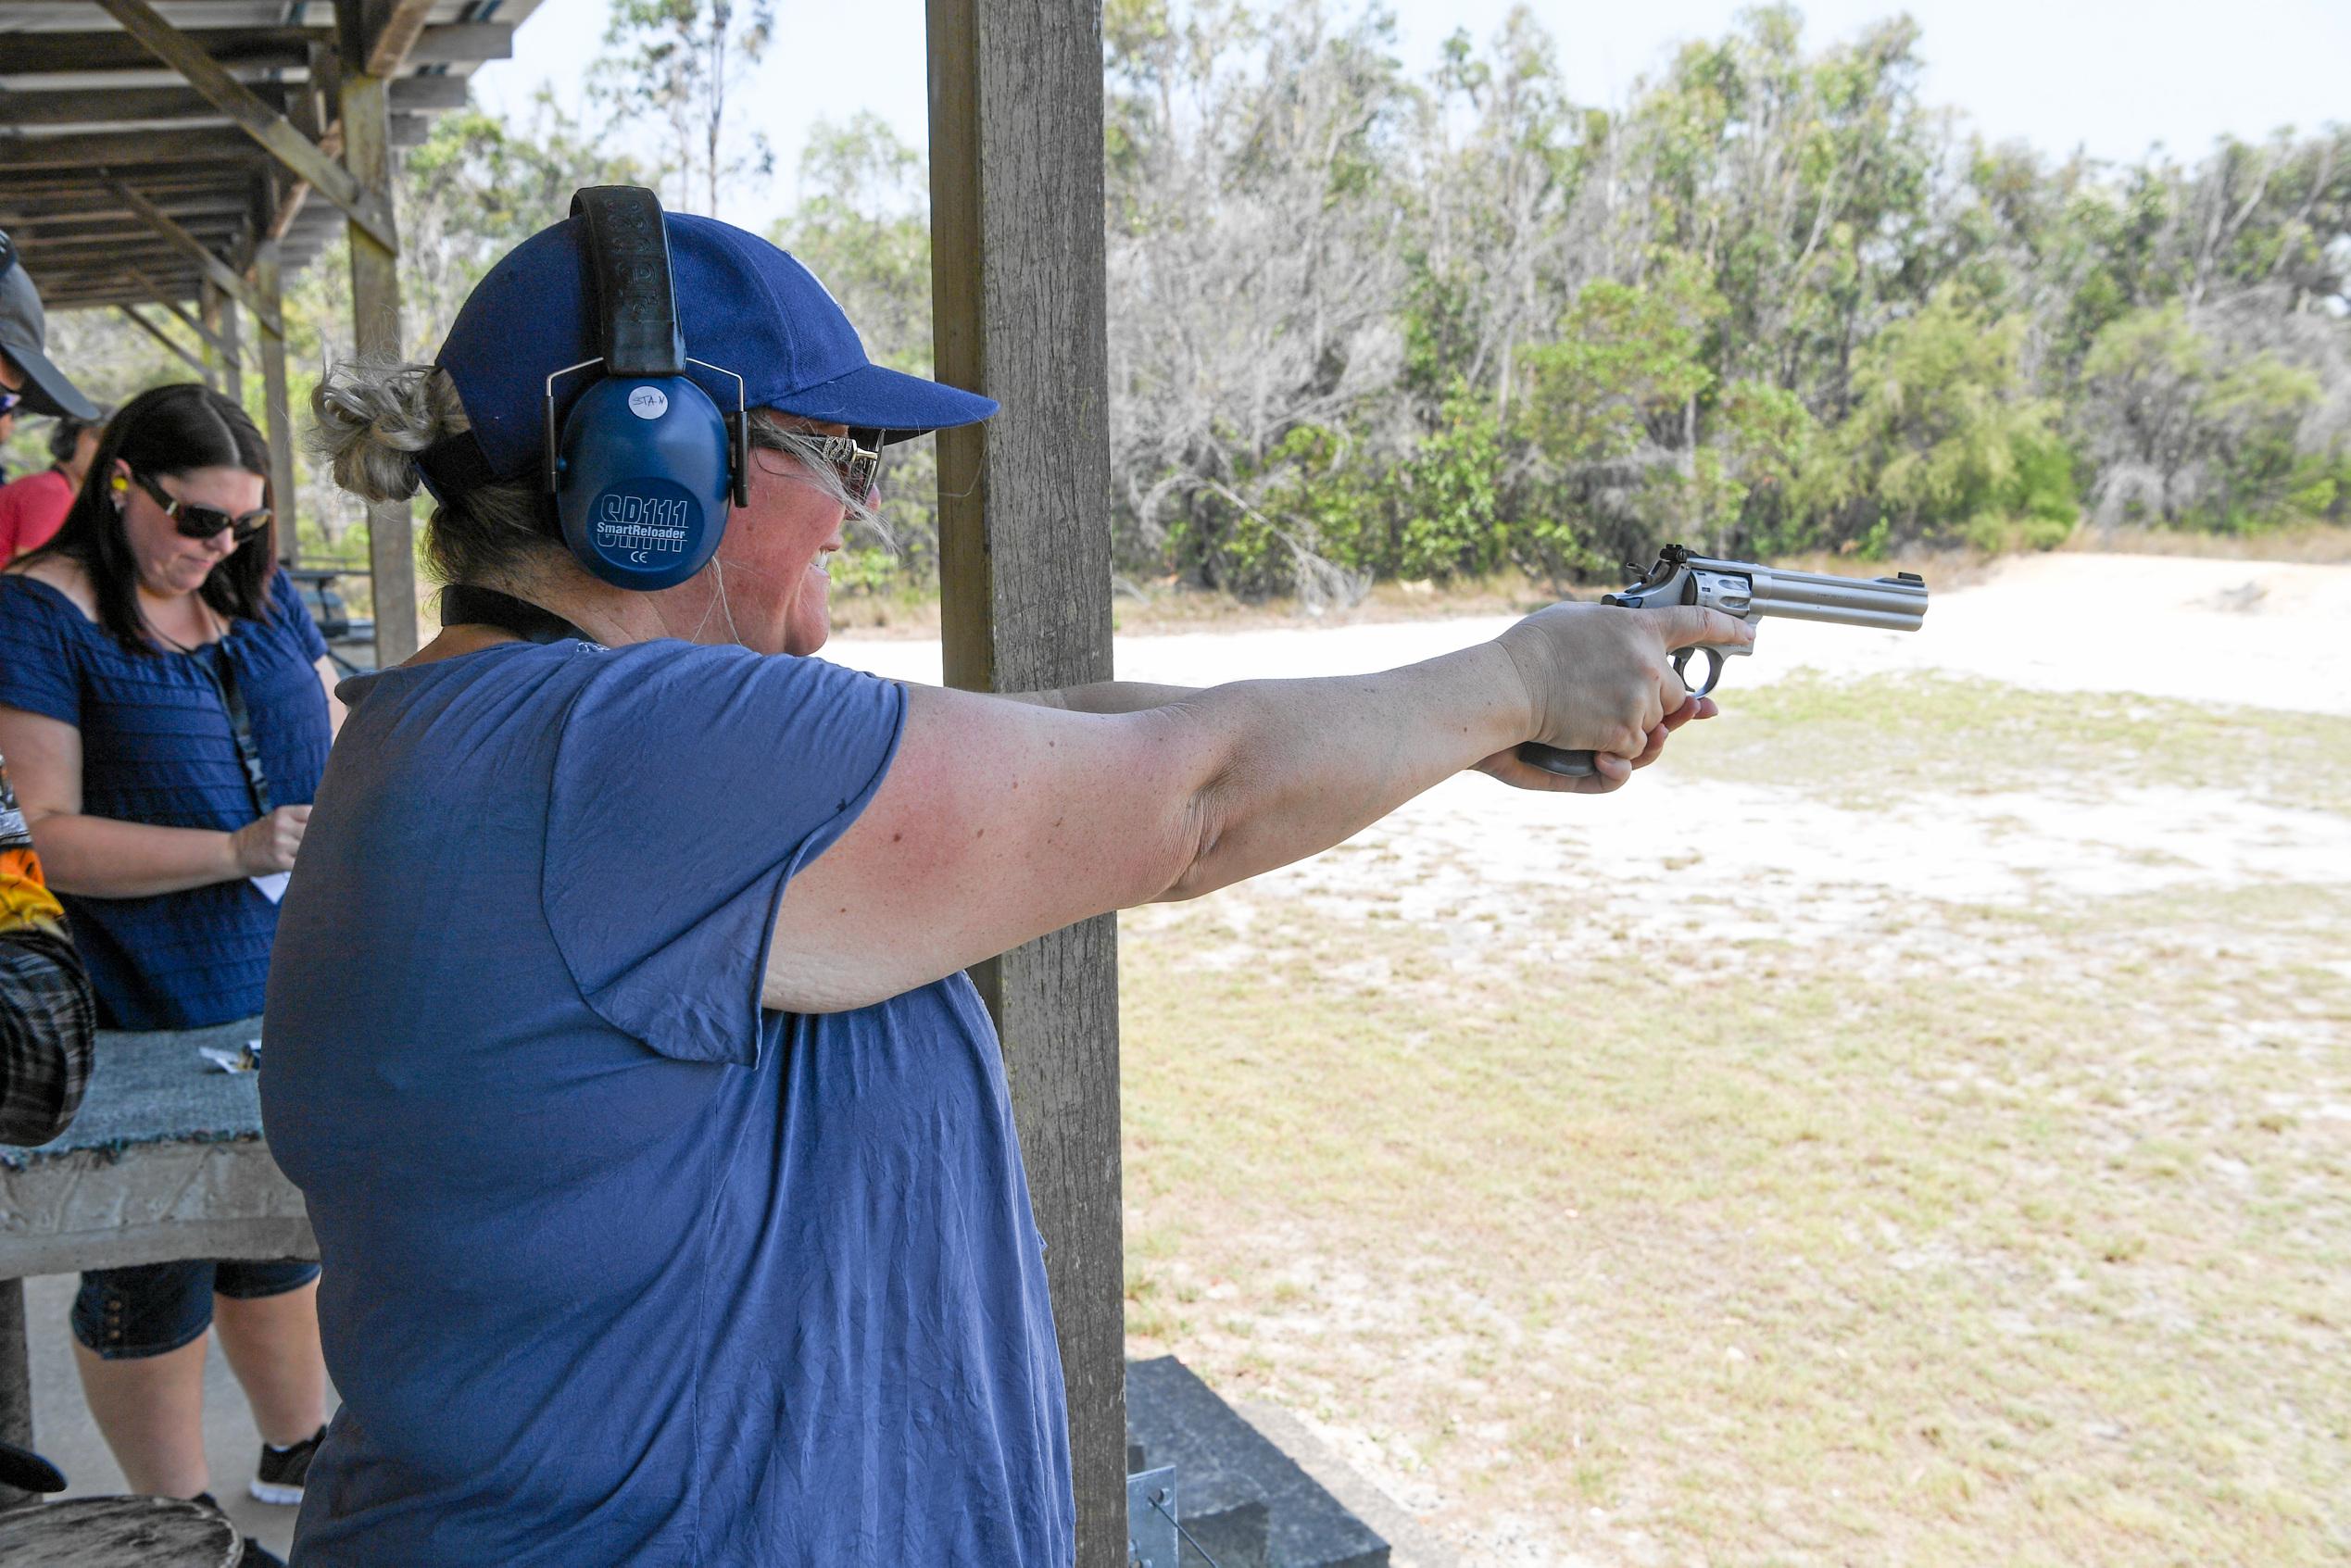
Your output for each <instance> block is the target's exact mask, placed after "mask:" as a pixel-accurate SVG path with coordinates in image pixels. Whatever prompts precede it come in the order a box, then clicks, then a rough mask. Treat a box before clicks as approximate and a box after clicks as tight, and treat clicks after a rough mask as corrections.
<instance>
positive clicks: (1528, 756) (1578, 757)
mask: <svg viewBox="0 0 2351 1568" xmlns="http://www.w3.org/2000/svg"><path fill="white" fill-rule="evenodd" d="M1518 760H1520V761H1521V762H1524V763H1526V764H1527V765H1528V767H1530V768H1540V769H1541V770H1542V771H1544V772H1546V773H1556V774H1558V775H1559V776H1560V777H1561V778H1563V779H1588V778H1590V777H1591V776H1592V774H1594V773H1596V772H1598V771H1600V770H1599V769H1598V768H1595V767H1594V766H1593V765H1592V760H1591V753H1590V752H1589V751H1562V750H1561V749H1560V748H1559V747H1557V746H1544V745H1542V744H1540V742H1537V741H1531V740H1530V741H1528V742H1526V743H1525V744H1523V745H1522V746H1519V748H1518Z"/></svg>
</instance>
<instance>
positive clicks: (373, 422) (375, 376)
mask: <svg viewBox="0 0 2351 1568" xmlns="http://www.w3.org/2000/svg"><path fill="white" fill-rule="evenodd" d="M310 410H311V412H312V413H314V414H315V415H317V416H318V421H319V422H318V427H317V429H316V430H315V431H314V432H313V433H312V434H311V437H310V448H311V450H312V451H313V452H315V453H316V454H317V455H318V456H320V457H321V458H325V459H327V461H328V462H329V463H330V464H331V465H333V471H334V483H336V484H338V485H340V486H341V487H342V488H343V489H345V490H347V491H349V492H350V493H351V494H352V495H357V496H358V497H359V498H360V499H361V500H363V501H405V500H407V499H409V497H410V496H412V495H415V494H416V493H417V487H418V485H419V484H420V483H421V477H420V475H419V473H418V470H417V465H416V455H417V454H418V453H419V452H421V451H423V450H424V449H425V448H426V447H428V446H430V445H433V444H434V442H436V441H439V440H440V439H441V438H442V437H444V436H448V435H454V434H456V433H458V432H459V431H462V430H470V429H471V428H472V421H471V420H468V419H467V418H466V416H465V406H464V405H463V404H462V403H460V402H459V400H458V395H457V387H456V386H455V385H454V384H453V383H451V382H450V380H449V378H448V375H447V373H446V371H444V370H441V369H440V368H439V367H437V366H434V365H417V364H411V363H408V362H406V361H402V360H371V359H355V360H345V361H343V362H342V363H340V364H337V365H335V366H333V367H332V368H331V369H329V370H328V371H327V373H326V374H325V375H324V376H323V377H321V378H320V381H319V385H318V390H317V391H315V392H313V393H312V394H311V395H310Z"/></svg>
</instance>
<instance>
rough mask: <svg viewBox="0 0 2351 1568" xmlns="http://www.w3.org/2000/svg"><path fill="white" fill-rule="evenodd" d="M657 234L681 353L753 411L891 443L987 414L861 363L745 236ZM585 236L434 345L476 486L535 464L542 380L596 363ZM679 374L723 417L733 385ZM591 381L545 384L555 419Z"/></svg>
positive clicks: (854, 346) (563, 244) (668, 220)
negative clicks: (458, 409) (666, 252)
mask: <svg viewBox="0 0 2351 1568" xmlns="http://www.w3.org/2000/svg"><path fill="white" fill-rule="evenodd" d="M662 225H663V228H664V231H665V232H666V233H667V234H668V237H669V245H670V272H671V279H672V286H673V292H674V293H675V295H676V297H677V314H678V326H679V328H680V330H681V332H682V333H683V335H684V336H685V352H686V353H687V354H688V355H689V356H691V357H692V358H696V359H703V360H708V361H709V362H710V364H713V365H718V366H723V367H724V368H725V369H726V370H732V371H734V372H735V374H736V375H739V376H741V377H742V378H743V382H744V396H745V399H746V401H747V402H748V405H749V406H750V407H751V408H775V409H780V410H781V411H783V412H785V413H788V414H798V415H799V416H801V417H802V418H804V419H811V420H830V421H834V422H837V423H840V424H845V425H849V426H851V427H853V428H860V429H867V430H880V431H886V432H889V433H892V434H894V435H900V436H903V435H912V434H917V433H921V432H924V431H929V430H941V429H945V428H947V427H949V426H951V425H967V424H973V423H976V422H977V421H978V420H984V419H986V418H987V417H988V416H989V415H990V414H992V413H994V412H996V403H995V400H994V399H993V398H987V397H982V396H980V395H978V394H976V393H970V392H964V391H962V390H960V389H958V388H955V387H951V386H942V385H940V384H939V383H937V382H931V381H924V379H923V378H922V377H920V376H910V375H907V374H905V373H904V372H902V371H899V370H886V369H885V368H883V367H882V366H879V365H876V364H874V363H873V362H871V361H870V360H868V359H867V358H865V345H863V344H862V343H861V342H860V341H859V340H858V335H857V329H856V328H855V327H852V326H851V325H849V317H848V316H847V315H846V314H844V313H843V311H842V309H841V307H840V306H839V305H838V304H837V303H836V302H835V300H834V298H833V296H832V295H830V294H829V293H827V292H826V291H825V288H824V285H823V283H820V282H817V281H816V275H815V274H814V273H812V272H811V271H810V270H808V269H807V268H806V267H803V266H802V265H800V263H799V262H798V260H797V259H795V258H794V257H792V256H790V255H789V254H788V253H786V251H784V250H782V249H780V248H778V247H777V246H775V245H772V244H770V243H769V242H768V241H766V240H763V239H761V238H760V237H759V236H758V235H757V234H753V233H749V232H746V231H744V230H741V229H737V228H735V226H734V225H733V224H731V223H722V222H720V221H718V220H716V219H710V218H698V217H695V216H693V215H691V214H687V213H682V212H671V213H664V214H663V215H662ZM586 239H587V220H585V218H571V219H566V220H564V221H562V222H560V223H558V224H555V225H553V226H552V227H550V228H547V229H542V230H540V231H539V232H537V233H535V234H534V235H532V236H531V237H530V238H529V239H527V240H524V241H523V242H522V244H521V245H517V246H516V247H515V248H514V249H513V250H512V251H511V252H510V253H509V254H508V255H507V256H506V257H504V259H502V260H500V261H499V262H498V263H497V265H496V266H495V267H493V268H491V270H490V271H489V275H488V276H486V277H484V279H483V280H482V282H480V283H479V284H477V285H476V286H475V288H474V290H473V293H472V294H471V295H469V296H468V297H467V299H466V302H465V307H464V308H463V309H461V310H459V312H458V319H457V324H456V325H454V326H452V327H451V328H450V329H449V335H448V338H447V340H446V341H445V342H444V343H443V344H442V345H441V352H440V355H439V356H438V358H436V359H435V361H434V362H435V363H436V364H438V365H439V366H440V367H441V369H442V370H446V371H447V372H448V376H449V379H450V381H451V382H452V383H455V385H456V387H457V393H458V397H459V400H460V401H462V402H463V403H464V405H465V412H466V417H467V418H468V419H469V420H471V421H472V425H473V432H472V433H473V439H474V442H475V443H476V444H477V445H478V446H479V449H480V455H481V458H482V459H483V463H484V466H485V467H486V469H487V475H486V477H490V478H496V479H512V478H515V477H516V476H518V475H520V474H522V473H524V472H526V471H528V470H531V469H532V468H533V467H534V466H535V465H537V464H538V463H539V462H540V460H541V458H540V454H541V453H542V452H543V451H544V450H545V442H544V439H543V431H542V428H541V426H542V420H543V419H544V417H545V416H544V414H543V412H542V410H543V408H544V401H543V400H544V398H545V396H546V386H547V377H548V375H550V374H551V373H553V372H554V371H557V370H562V369H564V368H565V367H566V366H570V365H576V364H578V363H580V362H581V361H582V360H585V359H593V358H597V355H598V354H599V353H601V352H602V350H601V348H600V346H599V345H600V342H601V340H602V336H603V334H602V332H601V331H600V324H599V323H598V321H597V315H596V310H597V307H596V285H595V282H594V280H593V279H592V278H591V276H590V274H589V268H588V257H587V249H586ZM686 375H687V377H688V379H690V380H692V381H693V382H694V383H696V384H697V385H698V386H700V387H701V388H702V390H703V391H705V392H707V393H709V394H710V397H711V399H712V400H713V401H714V402H716V403H717V404H718V406H719V407H720V408H728V409H731V408H734V407H735V383H734V380H733V379H732V378H731V377H728V376H724V375H720V374H717V373H715V372H713V371H710V370H705V369H703V368H702V367H701V366H699V365H692V366H688V367H687V370H686ZM594 379H595V378H594V377H593V376H587V375H582V376H573V377H569V378H567V379H566V380H565V381H563V382H561V383H558V384H557V389H556V390H557V403H556V417H557V418H558V419H559V420H560V419H561V418H562V417H563V416H564V414H566V413H567V412H569V410H570V408H571V404H572V399H573V398H575V397H577V395H579V393H580V392H581V390H583V389H584V388H585V387H586V386H587V385H589V384H591V383H593V381H594ZM477 477H480V476H478V475H477ZM437 493H438V492H437V490H436V494H437Z"/></svg>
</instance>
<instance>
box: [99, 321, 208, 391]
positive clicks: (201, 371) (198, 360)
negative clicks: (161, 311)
mask: <svg viewBox="0 0 2351 1568" xmlns="http://www.w3.org/2000/svg"><path fill="white" fill-rule="evenodd" d="M115 308H116V309H117V310H119V311H121V312H122V313H123V314H124V315H125V316H128V317H130V318H131V320H133V321H135V322H136V323H138V324H139V325H140V326H141V327H143V328H145V330H146V333H147V335H148V336H149V337H151V338H153V339H155V340H156V342H157V343H159V344H161V345H163V346H164V347H166V348H168V349H170V350H171V352H172V353H174V354H176V355H178V356H179V357H180V358H182V360H184V361H186V363H187V367H188V369H190V370H194V371H195V373H196V374H197V375H198V376H199V377H201V378H203V381H204V384H205V385H207V386H210V385H211V384H212V367H211V366H209V365H207V364H206V363H205V362H204V358H203V356H201V355H197V354H192V353H190V352H189V351H188V350H187V349H186V348H184V347H182V345H181V343H180V340H179V339H178V338H175V337H173V336H172V335H171V334H170V332H165V331H164V330H163V329H162V328H161V327H158V326H157V325H156V324H155V323H154V322H153V321H150V320H147V319H146V318H145V316H142V315H140V314H139V310H138V307H136V306H132V305H118V306H116V307H115Z"/></svg>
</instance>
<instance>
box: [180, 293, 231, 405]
mask: <svg viewBox="0 0 2351 1568" xmlns="http://www.w3.org/2000/svg"><path fill="white" fill-rule="evenodd" d="M196 287H197V289H198V291H199V292H198V294H197V296H196V307H197V309H198V311H199V312H200V314H199V316H198V318H197V320H199V321H200V322H201V323H202V325H201V328H200V330H199V331H198V332H197V334H196V335H197V336H199V337H201V338H203V339H204V344H205V362H206V363H207V364H208V365H211V366H212V367H213V368H214V370H215V371H216V372H217V373H216V375H215V376H214V377H213V378H212V380H213V384H214V385H216V386H217V387H219V388H220V391H221V392H223V393H226V394H227V395H228V396H229V398H230V400H231V401H233V402H236V403H242V402H244V401H245V356H244V355H243V353H242V352H240V351H239V349H238V347H237V302H236V301H235V300H233V299H232V298H230V297H229V296H228V295H225V294H223V293H222V292H221V291H220V290H219V289H217V288H214V287H213V286H212V285H211V284H210V283H199V284H197V285H196ZM165 308H167V309H169V308H170V306H168V305H167V306H166V307H165Z"/></svg>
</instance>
